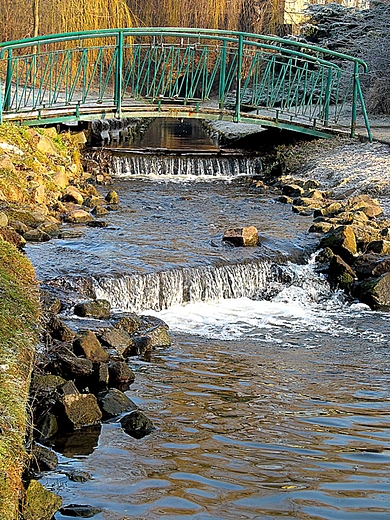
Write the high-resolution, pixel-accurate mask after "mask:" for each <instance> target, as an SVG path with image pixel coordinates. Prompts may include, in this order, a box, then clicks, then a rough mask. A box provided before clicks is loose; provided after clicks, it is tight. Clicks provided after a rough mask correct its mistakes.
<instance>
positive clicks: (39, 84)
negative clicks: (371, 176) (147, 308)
mask: <svg viewBox="0 0 390 520" xmlns="http://www.w3.org/2000/svg"><path fill="white" fill-rule="evenodd" d="M362 70H363V71H364V70H366V65H365V64H364V62H362V61H361V60H359V59H356V58H353V57H350V56H347V55H344V54H340V53H336V52H332V51H329V50H327V49H321V48H319V47H315V46H311V45H308V44H302V43H300V42H296V41H292V40H286V39H283V38H277V37H269V36H262V35H254V34H250V33H238V32H226V31H219V30H208V29H188V28H131V29H112V30H111V29H105V30H101V31H86V32H79V33H65V34H58V35H48V36H40V37H37V38H33V39H25V40H20V41H13V42H4V43H1V44H0V82H1V83H0V120H6V119H7V120H8V119H9V120H12V119H21V120H22V119H30V120H31V121H34V122H36V123H37V124H39V123H42V122H44V121H47V120H48V119H50V120H55V119H56V118H57V119H58V120H60V119H64V118H73V119H80V118H82V117H86V115H88V117H93V114H99V115H101V114H106V113H109V112H111V113H113V114H115V115H116V116H117V117H121V116H122V115H123V114H124V113H131V112H132V111H138V112H137V113H140V112H141V111H142V108H143V109H144V110H145V111H146V112H147V107H149V111H150V107H157V109H158V110H163V108H164V105H165V106H166V105H169V104H170V105H176V106H185V107H188V108H189V109H190V108H191V109H193V112H203V113H205V112H209V113H210V114H211V113H212V112H213V111H215V112H218V113H219V114H220V117H224V116H226V117H231V118H232V119H233V120H234V121H239V120H240V119H242V118H245V120H246V119H248V118H250V117H252V118H258V119H259V118H260V119H262V120H264V121H267V120H269V121H272V122H273V123H274V124H276V125H278V124H281V123H282V122H283V121H284V124H285V125H288V124H290V125H291V126H301V127H302V128H308V129H309V130H310V129H311V128H320V129H335V128H338V127H339V128H341V127H344V128H345V127H346V126H347V127H348V128H349V132H350V134H351V135H352V136H353V135H354V133H355V128H356V120H357V114H358V110H359V111H360V113H361V116H362V117H363V119H364V122H365V125H366V128H367V132H368V135H369V137H370V138H371V132H370V127H369V122H368V117H367V112H366V109H365V105H364V99H363V93H362V89H361V85H360V77H359V74H360V72H361V71H362ZM346 116H347V117H348V118H349V121H348V122H347V123H346Z"/></svg>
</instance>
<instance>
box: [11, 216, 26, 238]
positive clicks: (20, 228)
mask: <svg viewBox="0 0 390 520" xmlns="http://www.w3.org/2000/svg"><path fill="white" fill-rule="evenodd" d="M9 226H10V227H12V229H14V230H15V231H16V232H17V233H19V235H22V236H23V235H24V233H26V231H28V230H29V228H28V226H26V224H23V222H21V221H20V220H14V219H10V221H9Z"/></svg>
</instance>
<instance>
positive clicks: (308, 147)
mask: <svg viewBox="0 0 390 520" xmlns="http://www.w3.org/2000/svg"><path fill="white" fill-rule="evenodd" d="M8 144H9V145H11V143H8ZM12 146H13V145H12ZM15 146H17V145H15ZM52 152H53V150H52ZM16 155H17V154H16ZM50 155H51V153H50V152H48V153H47V156H48V157H50ZM278 157H279V160H280V163H281V166H282V168H284V169H285V173H287V174H291V175H292V176H293V175H294V172H295V169H296V168H298V167H299V168H300V166H301V165H302V164H304V172H305V177H307V179H312V178H314V179H316V180H317V181H318V182H320V183H321V189H323V190H334V195H335V196H337V197H341V198H343V197H344V198H345V197H349V196H351V195H355V194H357V193H359V192H363V193H367V192H369V193H370V194H371V195H378V194H379V195H381V194H386V193H387V191H386V190H387V189H388V176H389V171H390V169H389V168H387V166H386V165H388V162H387V161H389V151H388V147H387V146H386V145H383V144H378V143H374V144H372V145H370V144H364V143H363V144H362V143H358V142H356V141H352V140H339V141H336V140H334V141H333V140H332V141H326V142H323V141H321V142H315V141H312V142H306V143H303V144H302V143H300V144H299V145H298V146H293V145H291V146H284V147H280V148H279V150H278ZM340 157H341V158H342V159H341V160H340ZM20 163H21V160H19V165H20ZM69 164H71V163H69ZM340 164H341V165H342V166H343V169H342V172H340V171H339V169H338V168H337V165H340ZM383 165H385V166H384V170H385V172H384V174H383V177H384V182H381V184H380V185H378V179H382V175H381V171H380V170H381V168H382V166H383ZM61 166H64V167H65V168H66V166H65V165H61ZM61 170H62V169H61ZM49 171H50V169H49ZM70 171H71V170H70ZM79 171H80V175H81V177H82V176H83V174H82V173H81V169H80V170H79ZM365 172H366V173H367V172H369V178H370V179H369V181H368V182H366V178H365ZM41 173H42V172H41ZM56 173H59V172H58V171H57V172H56ZM300 175H302V170H301V168H300ZM52 176H53V174H52ZM386 176H387V177H386ZM81 177H80V178H81ZM287 180H288V177H287ZM382 180H383V179H382ZM73 182H74V178H73ZM76 183H77V181H76ZM37 188H38V186H34V187H33V189H32V191H28V190H27V191H28V193H29V194H31V193H33V194H34V197H36V196H37V193H38V194H39V190H38V191H37ZM66 189H67V188H66V187H65V186H64V187H62V188H61V190H60V191H59V193H60V196H61V197H63V196H64V194H65V192H66ZM34 190H35V191H34ZM351 190H352V191H351ZM377 190H379V192H378V191H377ZM47 191H50V192H52V191H53V190H47ZM68 195H69V192H68ZM73 195H74V196H76V193H75V192H73ZM85 195H86V194H85V193H84V197H85ZM38 196H39V195H38ZM92 196H93V195H92ZM95 196H96V195H95ZM85 198H86V197H85ZM14 202H15V201H14ZM35 204H36V205H42V201H41V204H39V202H38V201H37V200H36V201H35ZM72 211H75V208H73V210H72ZM41 224H43V222H41ZM46 224H47V223H46ZM52 224H55V225H56V226H57V227H59V228H60V221H59V222H58V223H56V222H52ZM38 227H39V226H38ZM25 232H27V231H25ZM28 378H29V371H27V377H26V380H28ZM23 399H24V397H22V398H21V402H23ZM5 517H6V518H8V517H7V516H5ZM9 518H12V517H11V516H9Z"/></svg>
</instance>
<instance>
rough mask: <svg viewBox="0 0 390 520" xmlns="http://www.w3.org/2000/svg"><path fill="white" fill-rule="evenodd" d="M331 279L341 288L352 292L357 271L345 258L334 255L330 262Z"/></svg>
mask: <svg viewBox="0 0 390 520" xmlns="http://www.w3.org/2000/svg"><path fill="white" fill-rule="evenodd" d="M328 273H329V279H330V280H331V282H332V283H333V284H334V285H335V286H336V287H339V288H340V289H343V290H344V291H346V292H350V291H351V289H352V286H353V284H354V282H355V280H356V278H357V277H356V273H355V272H354V271H353V269H352V268H351V267H350V266H349V265H348V264H347V263H346V262H344V260H343V259H342V258H341V257H340V256H338V255H334V256H333V257H332V258H331V260H330V262H329V270H328Z"/></svg>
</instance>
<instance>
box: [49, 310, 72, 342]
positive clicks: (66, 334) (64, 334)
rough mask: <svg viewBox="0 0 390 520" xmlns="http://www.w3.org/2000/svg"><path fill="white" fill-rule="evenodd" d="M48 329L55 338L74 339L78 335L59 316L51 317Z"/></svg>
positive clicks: (62, 339)
mask: <svg viewBox="0 0 390 520" xmlns="http://www.w3.org/2000/svg"><path fill="white" fill-rule="evenodd" d="M46 330H47V331H48V332H49V334H50V336H51V337H52V338H53V339H58V340H59V341H73V340H74V338H75V337H76V333H75V331H74V330H72V329H71V328H70V327H69V326H68V325H67V324H66V323H65V322H63V321H62V320H60V318H58V317H57V316H53V317H52V318H51V320H50V321H49V322H48V324H47V326H46Z"/></svg>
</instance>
